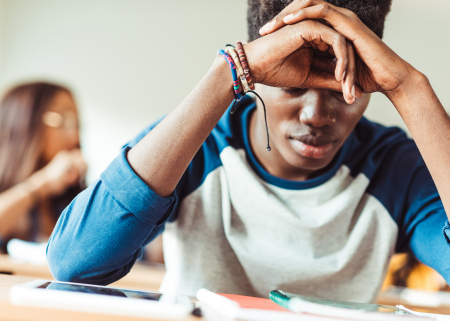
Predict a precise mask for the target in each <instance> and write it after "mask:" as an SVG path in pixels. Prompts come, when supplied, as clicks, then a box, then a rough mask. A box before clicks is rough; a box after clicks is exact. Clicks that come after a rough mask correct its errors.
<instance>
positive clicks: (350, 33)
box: [266, 0, 367, 41]
mask: <svg viewBox="0 0 450 321" xmlns="http://www.w3.org/2000/svg"><path fill="white" fill-rule="evenodd" d="M311 2H312V3H314V4H316V5H313V6H309V7H304V8H301V9H299V10H297V11H295V12H293V13H292V14H289V15H287V16H285V17H284V18H283V23H284V24H295V23H298V22H300V21H303V20H307V19H323V20H325V21H326V22H328V23H329V24H330V25H331V26H332V27H333V28H334V29H335V30H337V31H338V32H340V33H342V34H343V35H344V36H345V37H346V38H348V39H349V40H351V41H354V40H355V39H356V38H357V36H358V33H359V31H360V29H361V28H363V26H364V24H362V23H360V21H359V19H352V18H357V16H356V15H355V14H354V13H353V12H351V11H346V10H344V9H342V8H339V7H335V6H333V5H331V4H329V3H327V2H324V1H320V0H311ZM347 12H348V13H347ZM366 29H367V27H366ZM269 30H272V31H271V32H273V31H275V30H273V27H272V26H271V28H270V29H269V28H268V29H267V30H266V31H267V32H266V34H268V33H270V32H269Z"/></svg>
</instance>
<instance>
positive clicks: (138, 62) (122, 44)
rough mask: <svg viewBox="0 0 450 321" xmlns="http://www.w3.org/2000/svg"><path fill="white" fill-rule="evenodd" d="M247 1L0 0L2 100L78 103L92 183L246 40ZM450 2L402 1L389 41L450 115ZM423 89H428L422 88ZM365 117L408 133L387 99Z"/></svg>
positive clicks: (390, 22)
mask: <svg viewBox="0 0 450 321" xmlns="http://www.w3.org/2000/svg"><path fill="white" fill-rule="evenodd" d="M246 6H247V2H246V1H245V0H228V1H218V0H196V1H153V0H130V1H123V0H120V1H118V0H107V1H106V0H78V1H70V0H39V1H29V0H0V91H2V92H4V91H5V90H6V89H8V88H10V87H11V86H12V85H14V84H16V83H20V82H23V81H30V80H37V79H38V80H42V79H45V80H50V81H54V82H58V83H63V84H65V85H67V86H68V87H69V88H71V89H72V90H73V92H74V94H75V98H76V101H77V103H78V106H79V109H80V112H81V124H82V127H81V145H82V147H83V154H84V158H85V160H86V162H87V163H88V165H89V170H88V176H87V182H88V183H91V182H92V181H93V180H94V179H96V178H97V177H98V176H99V174H100V173H101V172H102V171H103V170H104V169H105V168H106V166H107V165H108V164H109V163H110V162H111V160H112V159H114V157H115V156H116V155H117V154H118V152H119V150H120V148H121V146H122V145H123V144H125V143H126V142H127V141H128V140H130V139H132V138H133V137H134V136H135V135H136V134H137V133H138V132H139V131H140V130H141V129H143V128H144V127H145V126H147V125H148V124H150V123H152V122H153V121H155V120H156V119H157V118H159V117H161V116H163V115H165V114H167V113H168V112H170V110H171V109H172V108H174V107H175V106H176V105H177V104H178V103H179V102H180V101H181V100H182V99H183V98H184V97H185V96H186V95H187V93H188V92H189V91H190V90H191V89H192V88H193V87H194V86H195V85H196V83H197V82H198V81H199V80H200V78H201V77H202V76H203V75H204V73H205V72H206V70H207V69H208V68H209V66H210V65H211V63H212V61H213V59H214V57H215V55H216V52H217V49H219V48H222V47H224V45H225V44H226V43H229V42H234V41H236V40H238V39H239V40H245V39H246V38H247V30H246V16H245V13H246ZM449 12H450V1H448V0H428V1H419V0H394V1H393V7H392V12H391V13H390V14H389V16H388V19H387V23H386V29H385V37H384V40H385V42H386V43H387V44H388V45H389V46H390V47H391V48H393V49H394V50H395V51H396V52H397V53H398V54H399V55H400V56H401V57H403V58H404V59H405V60H406V61H408V62H409V63H411V64H412V65H413V66H414V67H416V68H417V69H419V70H420V71H422V72H423V73H425V74H426V75H427V76H428V77H429V79H430V80H431V83H432V85H433V87H434V89H435V90H436V92H437V94H438V96H439V98H440V99H441V101H442V103H443V105H444V106H447V108H449V109H448V111H450V90H448V75H449V74H450V62H449V59H448V53H449V52H450V42H449V41H447V40H446V39H445V38H444V39H443V38H442V36H443V35H444V36H445V37H446V36H447V34H448V32H450V19H448V13H449ZM418 90H420V88H418ZM366 116H367V117H369V118H370V119H372V120H375V121H378V122H380V123H382V124H386V125H395V126H400V127H402V128H405V126H404V124H403V122H402V120H401V118H400V116H399V115H398V113H397V111H396V110H395V108H393V106H392V105H391V104H390V102H389V101H388V100H387V99H386V98H385V97H384V96H383V95H381V94H374V95H373V96H372V100H371V102H370V105H369V108H368V110H367V112H366Z"/></svg>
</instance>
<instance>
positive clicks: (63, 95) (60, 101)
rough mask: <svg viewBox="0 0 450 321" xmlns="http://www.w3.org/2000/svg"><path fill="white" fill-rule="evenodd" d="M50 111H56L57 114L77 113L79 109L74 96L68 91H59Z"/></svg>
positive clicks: (49, 108)
mask: <svg viewBox="0 0 450 321" xmlns="http://www.w3.org/2000/svg"><path fill="white" fill-rule="evenodd" d="M48 110H49V111H54V112H57V113H65V112H75V113H76V112H77V107H76V105H75V101H74V100H73V97H72V95H70V94H69V93H68V92H66V91H62V90H61V91H59V92H57V93H56V94H55V97H53V99H52V100H51V102H50V104H49V106H48Z"/></svg>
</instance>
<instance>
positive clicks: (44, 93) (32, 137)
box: [0, 82, 85, 223]
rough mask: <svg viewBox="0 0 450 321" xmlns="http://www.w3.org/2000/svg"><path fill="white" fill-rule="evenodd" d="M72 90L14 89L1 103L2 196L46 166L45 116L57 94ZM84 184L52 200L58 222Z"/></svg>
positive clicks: (34, 86)
mask: <svg viewBox="0 0 450 321" xmlns="http://www.w3.org/2000/svg"><path fill="white" fill-rule="evenodd" d="M60 92H67V93H68V94H70V95H72V94H71V92H70V91H69V89H67V88H65V87H63V86H60V85H56V84H51V83H46V82H34V83H28V84H23V85H20V86H17V87H14V88H13V89H11V90H10V91H8V92H7V93H6V94H5V96H4V97H3V99H2V100H1V102H0V193H1V192H3V191H5V190H7V189H9V188H11V187H13V186H14V185H16V184H18V183H20V182H23V181H24V180H26V179H27V178H28V177H29V176H31V174H33V173H34V172H35V171H37V170H39V169H41V168H42V167H44V166H45V165H46V164H45V163H44V162H43V159H42V154H43V148H44V146H43V139H44V136H43V135H44V132H45V127H44V126H45V124H44V123H43V122H42V116H43V115H44V113H45V112H46V110H47V108H48V106H49V104H50V102H51V100H52V99H53V98H54V97H55V95H56V94H57V93H60ZM84 187H85V186H84V184H80V185H79V186H75V187H71V188H69V189H68V190H67V191H66V192H65V193H64V194H63V195H61V196H59V197H56V198H53V199H52V200H51V202H50V203H51V204H49V205H50V207H51V211H52V214H53V218H54V221H55V223H56V220H57V218H58V217H59V215H60V214H61V212H62V210H64V208H65V207H66V206H67V205H68V204H69V203H70V202H71V200H72V199H73V198H74V197H75V196H76V195H77V194H78V193H79V192H81V191H82V190H83V189H84Z"/></svg>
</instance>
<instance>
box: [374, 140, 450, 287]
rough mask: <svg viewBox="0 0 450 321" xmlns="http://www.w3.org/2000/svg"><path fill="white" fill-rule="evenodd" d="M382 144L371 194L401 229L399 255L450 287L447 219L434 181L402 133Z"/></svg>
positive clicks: (412, 145) (415, 148)
mask: <svg viewBox="0 0 450 321" xmlns="http://www.w3.org/2000/svg"><path fill="white" fill-rule="evenodd" d="M390 137H391V138H390V139H391V141H390V142H387V144H386V145H383V143H381V142H379V147H378V149H376V150H374V151H372V152H371V153H370V154H371V155H370V156H369V157H368V161H369V162H371V163H372V164H376V166H373V167H372V168H374V169H375V170H374V171H373V172H368V173H367V175H368V176H370V177H371V182H370V188H369V190H368V191H369V193H370V194H372V195H373V196H375V197H376V198H377V199H378V200H379V201H380V202H381V203H382V204H383V205H384V207H385V208H386V209H387V210H388V212H389V213H390V214H391V216H392V218H393V219H394V221H395V222H396V223H397V226H398V237H397V244H396V251H397V252H412V253H413V254H414V255H415V256H416V258H417V259H418V260H419V261H421V262H423V263H424V264H426V265H428V266H430V267H432V268H433V269H435V270H436V271H438V272H439V273H440V274H441V275H442V276H443V277H444V278H445V280H446V281H447V282H448V283H450V246H449V244H450V243H449V242H448V239H446V238H445V237H444V236H443V228H444V226H446V224H447V225H448V221H447V215H446V213H445V210H444V206H443V204H442V201H441V198H440V196H439V193H438V191H437V188H436V186H435V184H434V181H433V179H432V177H431V175H430V173H429V171H428V168H427V167H426V165H425V162H424V161H423V158H422V156H421V154H420V152H419V150H418V149H417V146H416V144H415V143H414V141H412V140H410V139H408V138H407V137H406V135H404V134H403V133H397V134H396V135H391V136H390Z"/></svg>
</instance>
